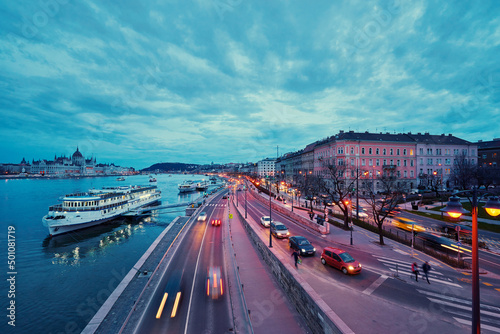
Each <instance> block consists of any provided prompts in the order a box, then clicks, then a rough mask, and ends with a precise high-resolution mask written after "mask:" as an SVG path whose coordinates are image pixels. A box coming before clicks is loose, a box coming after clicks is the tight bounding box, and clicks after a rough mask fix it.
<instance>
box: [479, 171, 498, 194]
mask: <svg viewBox="0 0 500 334" xmlns="http://www.w3.org/2000/svg"><path fill="white" fill-rule="evenodd" d="M499 178H500V169H499V168H498V167H489V166H487V167H478V168H477V169H476V179H477V185H478V186H485V187H486V189H488V188H489V186H491V185H492V184H496V183H498V182H499V181H500V180H499Z"/></svg>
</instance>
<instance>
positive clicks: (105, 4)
mask: <svg viewBox="0 0 500 334" xmlns="http://www.w3.org/2000/svg"><path fill="white" fill-rule="evenodd" d="M0 32H1V34H0V117H1V119H2V121H1V122H0V163H2V162H4V163H6V162H10V163H19V162H20V161H21V159H22V158H23V157H25V158H26V159H29V161H31V160H32V159H35V160H38V159H53V157H54V156H55V155H57V156H60V155H66V156H68V155H71V154H72V153H73V152H74V151H75V149H76V147H77V146H78V147H79V149H80V151H81V152H82V153H83V154H84V156H86V157H90V156H93V157H96V159H97V162H98V163H111V162H114V163H116V164H119V165H122V166H131V167H135V168H144V167H147V166H150V165H151V164H154V163H157V162H185V163H200V164H206V163H211V162H214V163H228V162H256V161H258V160H261V159H263V158H266V157H275V156H276V154H277V153H279V154H280V155H281V154H283V153H286V152H291V151H297V150H299V149H302V148H304V147H305V146H306V145H307V144H309V143H311V142H314V141H316V140H320V139H323V138H325V137H328V136H331V135H334V134H336V133H338V132H339V130H344V131H348V130H354V131H362V132H364V131H369V132H381V131H382V132H391V133H394V132H410V131H411V132H422V133H423V132H429V133H431V134H442V133H445V134H449V133H451V134H453V135H455V136H457V137H459V138H462V139H465V140H469V141H473V142H474V141H478V140H492V139H493V138H499V137H500V133H499V132H500V131H499V128H500V112H499V111H500V105H499V100H500V94H499V93H500V62H499V59H500V56H499V55H500V47H499V45H500V2H498V1H494V0H492V1H474V2H470V1H422V0H421V1H418V0H417V1H409V0H408V1H403V0H400V1H367V0H346V1H331V0H329V1H323V0H318V1H313V2H308V1H298V0H297V1H279V0H273V1H243V0H192V1H173V0H170V1H128V0H124V1H100V2H97V1H78V2H77V1H69V0H40V1H2V2H1V3H0ZM277 147H278V150H277ZM277 151H278V152H277Z"/></svg>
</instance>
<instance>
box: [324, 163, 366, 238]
mask: <svg viewBox="0 0 500 334" xmlns="http://www.w3.org/2000/svg"><path fill="white" fill-rule="evenodd" d="M361 174H362V171H361V170H358V169H354V170H353V169H349V168H347V166H345V165H336V164H335V163H334V164H332V165H329V166H328V169H327V172H326V175H325V176H324V177H323V179H322V181H323V182H322V184H321V192H322V193H323V194H324V195H326V198H327V199H328V200H329V201H330V202H331V203H334V204H335V205H337V206H338V207H339V208H340V210H341V211H342V213H343V215H344V228H345V229H346V230H347V229H349V207H351V195H352V192H353V189H355V186H356V179H357V178H358V177H359V176H360V175H361Z"/></svg>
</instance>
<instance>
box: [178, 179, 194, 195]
mask: <svg viewBox="0 0 500 334" xmlns="http://www.w3.org/2000/svg"><path fill="white" fill-rule="evenodd" d="M195 190H196V183H195V182H194V181H184V182H182V183H181V184H179V192H180V193H188V192H191V191H195Z"/></svg>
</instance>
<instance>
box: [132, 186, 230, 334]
mask: <svg viewBox="0 0 500 334" xmlns="http://www.w3.org/2000/svg"><path fill="white" fill-rule="evenodd" d="M212 203H217V204H218V205H216V206H209V207H206V208H205V212H206V213H207V215H208V217H207V220H206V221H195V222H193V223H192V226H190V228H189V229H188V231H187V235H186V237H185V239H184V240H183V242H182V243H181V244H180V245H179V247H178V248H177V249H176V251H175V253H174V254H173V256H172V258H171V262H170V263H169V265H168V268H167V270H166V272H165V275H164V276H163V278H162V279H161V282H160V284H159V285H158V286H157V288H156V291H155V293H154V295H153V297H152V298H151V300H150V302H149V305H148V306H147V308H146V310H145V312H144V314H143V315H142V318H141V321H140V323H139V324H138V326H137V327H136V329H135V333H196V334H198V333H229V332H231V329H232V328H233V320H232V319H233V316H232V310H231V303H230V299H229V294H228V293H227V291H226V283H227V282H226V274H225V259H224V256H223V246H222V227H221V226H217V227H214V226H212V225H211V220H212V219H222V217H223V213H224V209H225V207H226V205H227V200H223V199H222V195H219V196H217V197H216V199H214V201H213V202H212ZM211 267H212V268H220V275H219V274H218V270H217V269H215V272H216V275H217V279H216V281H217V282H216V284H217V286H216V287H214V286H213V285H212V284H211V285H210V289H207V278H208V277H207V276H208V270H209V268H211ZM212 274H213V273H212ZM213 281H214V280H213V277H211V283H212V282H213ZM221 282H222V290H221V287H220V283H221ZM207 291H208V295H207ZM177 296H179V297H177Z"/></svg>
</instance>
